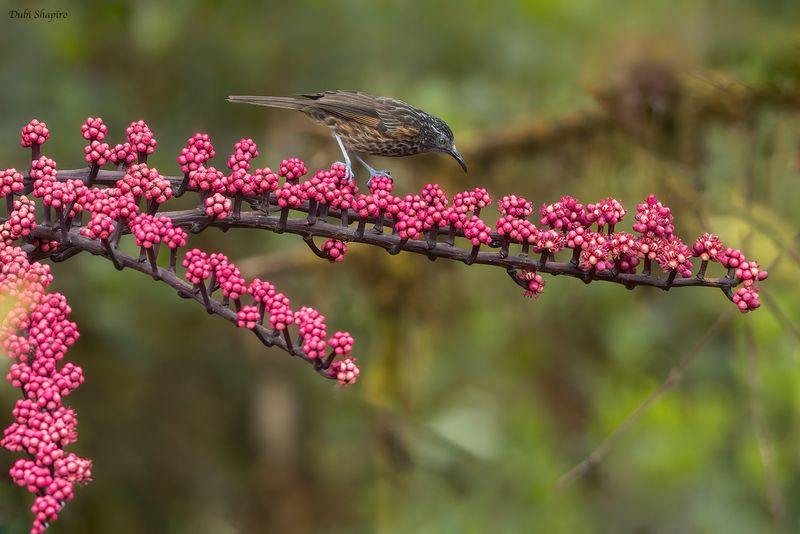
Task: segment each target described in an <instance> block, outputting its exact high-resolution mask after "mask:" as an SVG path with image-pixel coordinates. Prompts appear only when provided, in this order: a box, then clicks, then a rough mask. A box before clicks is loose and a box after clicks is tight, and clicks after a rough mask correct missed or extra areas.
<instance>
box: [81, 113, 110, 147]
mask: <svg viewBox="0 0 800 534" xmlns="http://www.w3.org/2000/svg"><path fill="white" fill-rule="evenodd" d="M107 132H108V126H106V125H105V124H104V123H103V119H101V118H100V117H97V118H93V117H89V118H88V119H86V122H85V123H83V124H82V125H81V135H83V138H84V139H86V140H87V141H102V140H103V138H105V136H106V133H107ZM106 146H108V145H106Z"/></svg>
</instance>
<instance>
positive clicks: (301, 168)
mask: <svg viewBox="0 0 800 534" xmlns="http://www.w3.org/2000/svg"><path fill="white" fill-rule="evenodd" d="M307 172H308V169H306V164H305V163H303V160H301V159H300V158H289V159H285V160H283V161H281V165H280V168H279V169H278V174H279V175H280V176H283V177H285V178H286V180H287V181H289V182H295V183H297V181H298V180H299V179H300V178H302V177H303V176H305V175H306V173H307Z"/></svg>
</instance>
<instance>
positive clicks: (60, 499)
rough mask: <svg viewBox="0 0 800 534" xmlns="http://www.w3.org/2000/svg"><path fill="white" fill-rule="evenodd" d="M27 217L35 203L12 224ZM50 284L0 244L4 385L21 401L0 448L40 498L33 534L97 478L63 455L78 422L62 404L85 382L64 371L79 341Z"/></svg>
mask: <svg viewBox="0 0 800 534" xmlns="http://www.w3.org/2000/svg"><path fill="white" fill-rule="evenodd" d="M25 209H30V210H32V209H33V203H32V202H31V201H27V199H25V197H21V198H20V200H17V201H15V210H14V212H13V214H12V216H16V218H20V217H21V218H23V219H24V218H25V217H24V216H23V215H22V214H21V213H20V212H21V211H23V210H25ZM9 220H11V219H9ZM6 222H8V221H6ZM52 280H53V277H52V276H51V275H50V269H49V268H48V267H47V266H45V265H42V264H39V263H31V262H30V261H29V260H28V256H27V254H26V253H25V252H24V251H23V250H22V249H21V248H19V247H17V246H14V245H13V244H11V243H10V242H8V241H3V242H2V243H0V304H2V306H3V307H9V308H10V311H9V312H8V313H7V315H6V316H5V318H4V319H3V320H2V322H0V346H2V348H3V352H5V354H6V355H7V356H8V357H9V358H11V360H12V361H13V363H12V364H11V368H10V370H9V372H8V375H7V376H6V379H7V380H8V382H9V383H10V384H11V386H12V387H14V388H18V389H19V390H20V391H21V393H22V399H21V400H18V401H17V403H16V405H15V407H14V409H13V410H12V414H13V416H14V422H13V423H11V424H10V425H9V426H8V427H7V428H6V429H5V430H4V432H3V438H2V440H0V446H2V447H4V448H6V449H8V450H10V451H15V452H21V453H24V454H25V455H26V457H25V458H20V459H19V460H17V461H16V462H15V463H14V465H13V466H12V467H11V469H10V470H9V475H10V476H11V479H12V480H13V481H14V482H15V483H16V484H18V485H19V486H21V487H23V488H26V489H27V490H28V491H30V492H31V493H33V494H34V495H35V499H34V503H33V506H32V507H31V511H32V512H33V514H34V520H33V525H32V527H31V533H33V534H38V533H41V532H44V530H45V529H46V528H47V526H48V524H49V523H51V522H52V521H54V520H56V519H57V518H58V515H59V513H60V512H61V510H62V508H63V507H64V505H65V504H66V503H67V502H68V501H71V500H72V498H73V488H74V486H75V485H76V484H85V483H87V482H89V481H91V477H92V463H91V461H90V460H87V459H85V458H81V457H79V456H77V455H75V454H74V453H69V452H66V451H65V450H64V448H65V447H66V446H68V445H69V444H71V443H74V442H75V440H76V439H77V437H78V433H77V424H78V421H77V418H76V416H75V411H74V410H72V409H71V408H69V407H67V406H64V404H63V403H62V401H63V399H64V398H65V397H67V396H68V395H69V394H70V393H71V392H72V391H73V390H74V389H75V388H77V387H78V386H80V385H81V384H82V383H83V380H84V379H83V371H82V370H81V368H80V367H78V366H76V365H74V364H72V363H69V362H67V363H63V361H64V359H65V357H66V355H67V351H68V349H69V347H70V346H72V345H73V344H74V343H75V342H76V341H77V339H78V337H79V334H78V330H77V327H76V325H75V323H73V322H72V321H70V320H69V314H70V312H71V310H70V307H69V305H68V304H67V300H66V298H65V297H64V296H63V295H61V294H60V293H49V292H47V288H48V286H49V285H50V283H51V282H52ZM62 363H63V365H62Z"/></svg>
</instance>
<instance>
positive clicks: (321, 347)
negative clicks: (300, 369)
mask: <svg viewBox="0 0 800 534" xmlns="http://www.w3.org/2000/svg"><path fill="white" fill-rule="evenodd" d="M294 322H295V323H296V324H297V325H299V327H300V328H299V330H300V336H301V337H302V340H303V352H305V354H306V356H308V357H309V358H312V359H317V358H322V357H323V356H324V355H325V347H326V343H325V337H326V336H327V335H328V331H327V327H326V326H325V316H324V315H322V314H321V313H319V312H318V311H317V310H315V309H314V308H309V307H308V306H303V307H302V308H300V310H299V311H297V312H296V313H295V314H294Z"/></svg>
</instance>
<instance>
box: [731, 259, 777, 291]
mask: <svg viewBox="0 0 800 534" xmlns="http://www.w3.org/2000/svg"><path fill="white" fill-rule="evenodd" d="M735 276H736V278H738V279H739V280H741V281H742V282H743V283H744V285H745V287H749V286H751V285H753V283H754V282H756V281H761V280H766V279H767V277H768V276H769V273H768V272H767V271H762V270H761V267H760V266H759V265H758V262H756V261H754V260H749V261H743V262H741V263H740V264H739V267H737V268H736V271H735Z"/></svg>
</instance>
